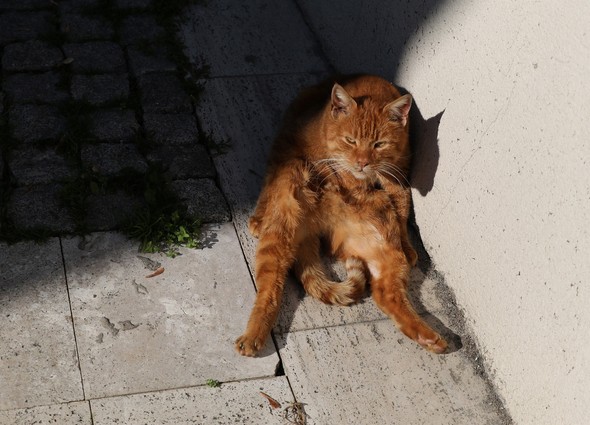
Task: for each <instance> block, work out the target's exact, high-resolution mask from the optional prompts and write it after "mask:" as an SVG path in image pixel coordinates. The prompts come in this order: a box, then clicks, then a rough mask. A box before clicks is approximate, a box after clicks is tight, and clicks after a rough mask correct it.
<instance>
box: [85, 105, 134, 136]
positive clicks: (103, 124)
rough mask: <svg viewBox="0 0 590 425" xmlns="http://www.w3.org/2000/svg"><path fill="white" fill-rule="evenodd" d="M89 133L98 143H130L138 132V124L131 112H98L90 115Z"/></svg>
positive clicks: (115, 110) (117, 110)
mask: <svg viewBox="0 0 590 425" xmlns="http://www.w3.org/2000/svg"><path fill="white" fill-rule="evenodd" d="M91 121H92V124H91V128H90V133H91V134H92V138H93V139H96V140H98V141H100V142H119V143H131V142H133V141H134V139H135V137H136V136H137V132H138V131H139V128H140V127H139V123H138V122H137V119H136V118H135V113H134V112H133V111H131V110H120V109H108V110H100V111H96V112H94V113H92V115H91Z"/></svg>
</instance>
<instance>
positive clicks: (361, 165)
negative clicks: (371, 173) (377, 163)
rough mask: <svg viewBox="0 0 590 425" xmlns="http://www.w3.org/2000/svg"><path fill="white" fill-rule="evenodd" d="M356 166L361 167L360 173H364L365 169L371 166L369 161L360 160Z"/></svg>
mask: <svg viewBox="0 0 590 425" xmlns="http://www.w3.org/2000/svg"><path fill="white" fill-rule="evenodd" d="M356 165H357V166H358V167H359V171H363V170H364V168H365V167H366V166H367V165H369V161H367V160H366V159H359V160H358V161H357V162H356Z"/></svg>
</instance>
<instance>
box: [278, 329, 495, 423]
mask: <svg viewBox="0 0 590 425" xmlns="http://www.w3.org/2000/svg"><path fill="white" fill-rule="evenodd" d="M278 344H279V347H280V354H281V358H282V359H283V365H284V368H285V373H286V374H287V376H288V377H289V380H290V383H291V386H292V388H293V392H294V394H295V397H297V400H298V401H300V402H302V403H305V404H306V412H307V414H308V415H309V417H308V424H326V423H338V424H355V425H357V424H359V425H361V424H367V425H373V424H393V423H400V424H402V423H412V424H465V425H473V424H486V425H492V424H494V425H495V424H503V423H505V422H504V418H503V414H502V412H501V411H499V410H498V407H497V406H496V405H495V404H494V403H493V402H492V400H493V399H494V397H493V393H492V392H491V388H490V387H489V386H488V384H487V383H486V382H485V381H484V380H483V378H481V377H480V376H479V375H478V374H477V372H476V371H475V369H474V367H473V365H472V364H471V363H470V362H469V361H468V360H466V359H465V357H463V355H462V354H460V353H459V352H455V353H452V354H446V355H435V354H431V353H429V352H428V351H426V350H424V349H422V348H420V347H419V346H418V345H417V344H415V343H414V342H413V341H410V340H409V339H408V338H406V337H405V336H403V335H402V334H401V333H400V332H399V331H398V330H397V329H396V328H395V327H394V326H393V324H392V323H391V322H390V321H389V320H379V321H375V322H370V323H360V324H354V325H347V326H336V327H332V328H324V329H314V330H309V331H302V332H293V333H288V334H285V335H283V336H279V337H278Z"/></svg>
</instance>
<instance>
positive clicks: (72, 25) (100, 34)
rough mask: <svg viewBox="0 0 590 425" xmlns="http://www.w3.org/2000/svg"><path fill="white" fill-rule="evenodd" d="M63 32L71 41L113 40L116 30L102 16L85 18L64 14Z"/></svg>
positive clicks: (62, 19)
mask: <svg viewBox="0 0 590 425" xmlns="http://www.w3.org/2000/svg"><path fill="white" fill-rule="evenodd" d="M61 31H62V32H63V33H64V34H65V35H66V37H67V39H68V40H70V41H89V40H111V39H113V38H114V37H115V29H114V27H113V25H112V24H111V23H110V22H107V21H105V20H104V19H103V18H102V17H100V16H84V15H79V14H77V13H68V12H66V13H62V15H61Z"/></svg>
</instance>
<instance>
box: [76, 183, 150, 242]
mask: <svg viewBox="0 0 590 425" xmlns="http://www.w3.org/2000/svg"><path fill="white" fill-rule="evenodd" d="M144 205H145V202H143V199H142V198H140V197H138V196H133V195H129V194H128V193H125V192H123V191H118V192H115V193H107V194H105V195H90V196H89V197H88V199H87V203H86V209H87V215H86V227H87V228H88V230H89V231H90V232H96V231H104V230H115V229H119V228H120V227H121V225H122V224H124V223H125V221H127V220H129V219H130V218H131V216H132V215H133V213H134V212H135V211H136V210H137V209H138V208H140V207H142V206H144Z"/></svg>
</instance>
